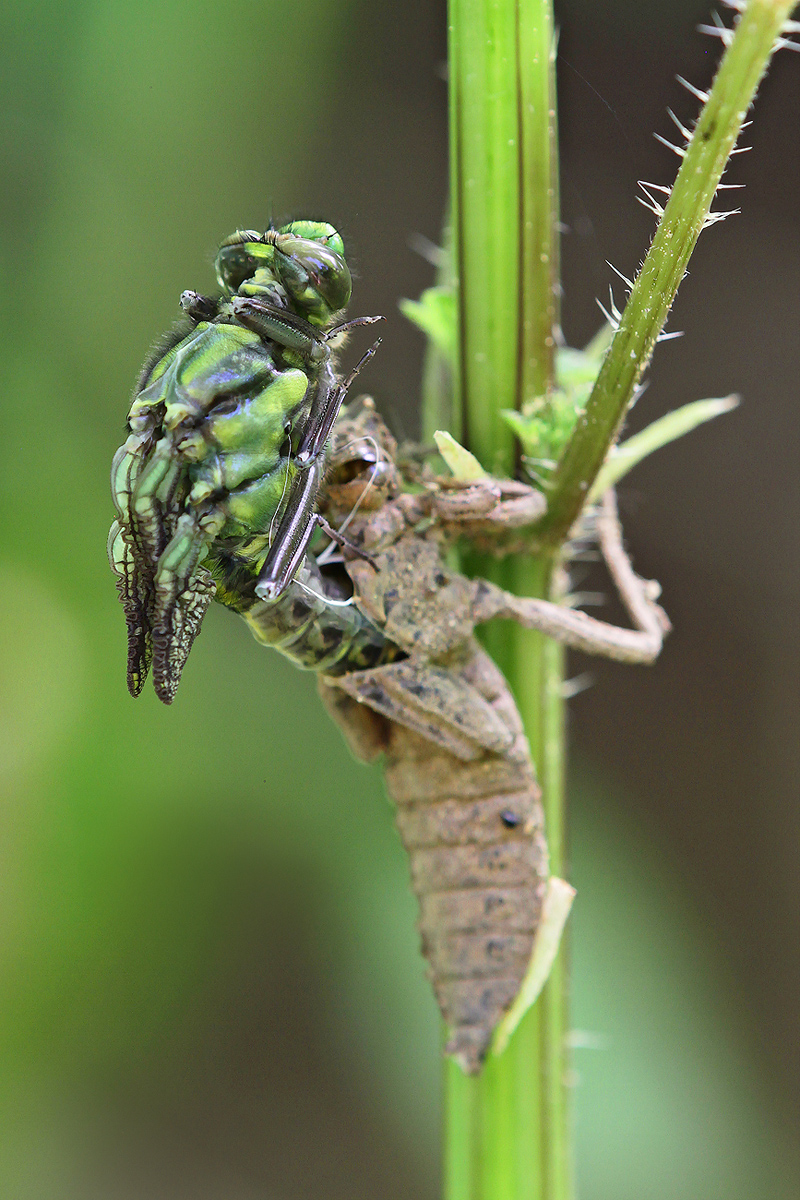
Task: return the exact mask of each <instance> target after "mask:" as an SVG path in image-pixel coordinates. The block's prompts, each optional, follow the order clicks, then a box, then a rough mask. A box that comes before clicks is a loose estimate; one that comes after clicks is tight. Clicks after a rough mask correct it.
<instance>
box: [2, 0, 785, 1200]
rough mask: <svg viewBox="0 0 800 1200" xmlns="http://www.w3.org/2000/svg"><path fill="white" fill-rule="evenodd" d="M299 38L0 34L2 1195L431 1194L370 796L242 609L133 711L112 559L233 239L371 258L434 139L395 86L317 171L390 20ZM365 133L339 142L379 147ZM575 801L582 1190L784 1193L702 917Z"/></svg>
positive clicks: (419, 1025)
mask: <svg viewBox="0 0 800 1200" xmlns="http://www.w3.org/2000/svg"><path fill="white" fill-rule="evenodd" d="M423 7H424V6H420V13H416V12H415V14H410V15H406V14H405V12H404V10H403V9H402V6H398V12H397V14H395V15H394V16H393V17H392V20H393V21H394V22H395V23H396V27H397V29H398V30H399V31H402V30H405V31H406V33H407V36H408V37H412V36H413V35H414V32H415V27H416V28H417V30H419V28H421V29H422V31H423V32H424V30H425V28H426V26H425V24H424V20H423V17H424V16H425V13H427V11H428V10H427V9H425V13H422V8H423ZM288 13H289V10H288V9H287V7H286V6H285V5H283V4H280V3H279V2H278V0H260V2H256V0H247V2H245V0H233V2H232V3H230V4H228V5H224V6H220V5H214V4H211V3H209V2H207V0H196V2H195V3H192V4H191V5H189V4H185V3H176V2H174V0H170V2H168V3H162V4H155V3H146V4H137V5H131V4H123V3H121V2H119V0H117V2H114V3H105V4H92V3H88V0H83V2H78V3H75V4H72V5H69V6H64V5H57V4H55V3H53V0H32V2H31V3H28V4H26V5H24V6H17V7H15V8H13V9H12V10H9V11H8V12H7V13H6V14H5V15H4V16H3V17H2V23H3V27H2V30H0V44H1V45H2V48H3V59H4V61H3V67H2V72H0V78H1V79H2V81H3V82H2V89H3V90H2V112H0V144H2V147H3V161H4V186H3V192H2V198H1V199H0V218H1V219H2V227H1V228H0V263H2V273H3V281H4V286H3V288H2V291H0V307H1V308H2V312H1V313H0V317H1V318H2V319H1V321H0V327H1V328H2V330H3V334H2V337H3V344H2V348H0V355H1V356H2V358H1V360H0V379H2V398H1V399H0V405H1V406H2V426H1V428H2V438H0V460H1V462H2V465H1V467H0V526H1V527H2V531H3V532H2V543H0V790H1V792H2V801H3V803H2V860H3V875H2V879H3V883H2V891H1V892H0V928H2V931H3V932H2V939H0V1078H1V1079H2V1081H3V1082H2V1085H1V1086H2V1096H0V1113H2V1120H0V1127H2V1129H3V1134H2V1141H0V1194H2V1195H4V1196H9V1197H13V1198H14V1200H41V1198H42V1197H47V1200H79V1198H80V1200H93V1198H94V1197H97V1198H98V1200H100V1198H101V1197H102V1200H117V1198H119V1200H127V1198H129V1197H130V1200H134V1198H136V1200H138V1198H139V1197H141V1196H145V1195H147V1196H150V1195H152V1196H155V1195H158V1196H163V1197H164V1200H173V1198H174V1200H179V1198H181V1200H182V1198H183V1197H185V1196H187V1197H188V1196H191V1197H192V1200H204V1198H206V1197H208V1200H212V1198H213V1200H217V1198H218V1197H220V1196H225V1198H226V1200H251V1198H255V1197H259V1198H262V1197H275V1198H276V1200H277V1198H279V1197H280V1198H283V1197H301V1196H303V1197H305V1196H309V1195H314V1196H320V1197H322V1196H325V1197H326V1198H327V1197H338V1196H342V1197H344V1196H346V1197H348V1198H351V1200H352V1198H353V1197H360V1196H362V1195H363V1196H365V1197H366V1196H370V1197H376V1196H381V1197H392V1196H397V1197H400V1196H408V1195H412V1194H413V1195H415V1196H433V1195H434V1194H435V1191H436V1185H435V1171H436V1155H437V1148H436V1147H437V1138H438V1130H437V1102H438V1061H437V1053H438V1028H437V1021H436V1015H435V1010H434V1005H433V1000H432V998H431V996H430V995H429V992H428V987H427V984H426V982H425V980H424V978H423V971H422V965H421V960H420V958H419V957H418V954H417V950H416V935H415V932H414V929H413V922H414V907H413V902H412V899H411V896H410V894H409V892H408V889H407V885H406V881H405V880H406V876H405V871H406V868H405V863H404V860H403V855H402V851H401V849H400V846H399V842H398V840H397V838H396V836H395V834H394V832H393V830H392V825H391V812H390V809H389V807H388V804H387V803H386V801H385V800H384V798H383V794H382V789H381V783H380V775H379V772H377V771H370V770H367V769H366V768H362V767H359V766H357V765H356V764H355V763H353V762H351V761H350V759H349V758H348V756H347V753H346V751H345V749H344V747H343V745H342V744H341V742H340V739H339V735H338V733H337V731H336V730H335V729H334V728H333V727H332V726H330V725H329V724H328V723H327V722H326V720H325V719H324V717H323V714H322V713H321V711H320V710H319V708H318V706H317V702H316V698H315V696H314V693H313V681H312V680H311V678H310V677H306V676H303V675H301V674H300V673H299V672H296V671H294V670H293V669H292V668H291V667H289V666H288V665H287V664H285V663H284V662H283V661H282V660H281V659H280V658H279V657H278V656H277V655H272V654H269V653H268V652H265V651H262V650H260V649H259V648H258V647H257V646H256V645H255V643H254V642H253V641H252V640H251V638H250V637H249V635H248V633H247V631H246V629H245V627H244V624H243V623H240V622H238V621H237V620H235V619H234V618H233V617H232V616H231V615H230V614H228V613H226V612H223V611H221V610H219V611H217V610H216V609H215V610H212V612H211V614H210V615H209V617H208V618H207V621H206V624H205V627H204V631H203V635H202V637H201V638H200V639H199V641H198V643H197V645H196V647H195V649H194V651H193V653H192V657H191V660H190V663H189V665H188V668H187V671H186V675H185V680H184V684H183V687H182V690H181V694H180V696H179V698H178V701H177V703H176V704H175V706H174V707H173V708H172V709H171V710H166V709H164V707H163V706H161V705H159V704H158V702H157V701H156V700H155V698H154V697H153V695H152V694H150V693H147V694H145V695H144V696H143V697H142V698H140V700H139V701H137V702H136V703H134V702H133V701H131V699H130V698H129V696H128V695H127V692H126V690H125V686H124V667H125V649H124V646H125V635H124V622H123V619H122V613H121V610H120V608H119V605H118V603H117V600H116V597H115V594H114V585H113V578H112V576H111V573H110V571H109V569H108V565H107V562H106V558H105V538H106V533H107V529H108V525H109V522H110V519H111V515H112V514H111V503H110V499H109V495H108V467H109V463H110V458H111V454H112V452H113V450H114V448H115V447H116V446H117V445H118V444H119V441H120V435H121V428H122V422H123V419H124V413H125V411H126V408H127V400H128V395H129V392H130V388H131V385H132V381H133V379H134V377H135V373H136V370H137V368H138V366H139V363H140V361H141V359H142V358H143V357H144V354H145V352H146V350H147V347H148V344H149V342H150V341H151V340H152V339H153V338H154V337H155V336H156V335H157V334H158V333H159V332H161V331H162V330H163V329H165V328H167V327H168V326H169V325H170V323H171V322H172V320H173V319H174V318H175V317H176V316H177V312H178V306H177V301H178V296H179V294H180V292H181V290H182V289H183V288H186V287H190V288H196V289H198V290H202V289H204V288H210V287H211V286H212V274H211V260H212V256H213V252H214V249H215V246H216V243H217V241H218V240H219V238H221V237H222V236H224V235H225V234H227V233H229V232H230V231H231V230H232V229H234V228H235V227H237V226H250V227H257V226H259V225H264V224H265V223H266V222H267V221H268V219H269V216H270V205H271V203H274V205H275V216H276V218H278V219H280V218H281V217H283V216H284V215H289V214H296V215H306V214H308V215H313V216H321V217H323V218H328V219H330V220H332V221H333V222H334V223H335V224H338V225H339V226H340V227H341V225H342V224H344V227H345V233H346V235H349V236H350V237H351V238H352V239H353V240H354V241H355V243H356V246H358V245H359V242H360V244H361V245H364V244H366V242H367V240H368V233H367V232H366V231H367V229H368V228H369V220H370V219H372V214H370V213H369V212H367V213H366V215H363V216H362V213H361V212H360V211H359V207H358V205H356V204H355V203H354V206H353V208H352V210H348V208H347V196H348V187H350V186H351V183H352V180H353V175H354V172H357V173H358V179H359V180H361V182H359V183H358V186H357V187H355V185H353V186H354V187H355V191H356V193H357V194H358V195H359V196H368V192H369V189H368V187H365V186H364V183H363V179H362V176H363V177H367V175H368V173H369V172H370V171H371V172H373V174H374V175H375V176H376V177H378V176H380V175H381V173H382V172H383V171H384V167H383V166H382V164H381V160H380V156H379V154H378V151H379V150H381V149H383V150H384V151H385V152H386V153H392V152H394V153H401V152H402V153H404V154H405V153H407V152H408V151H409V150H410V147H411V146H412V145H419V147H420V154H419V161H418V162H417V163H416V169H417V170H418V171H419V172H420V174H421V175H425V174H426V173H427V172H429V171H430V162H428V161H427V160H426V158H425V155H427V154H429V153H432V150H431V147H430V144H429V140H426V139H427V138H428V132H429V131H427V130H426V129H425V128H422V127H420V128H417V127H416V126H414V128H413V129H412V128H411V127H410V125H409V124H408V122H409V118H408V117H407V115H404V113H405V110H403V109H402V104H403V103H406V101H401V100H399V99H398V97H399V96H401V92H400V84H401V82H402V81H401V80H398V79H397V78H392V77H391V76H390V75H388V74H387V78H386V81H385V87H386V91H385V96H386V100H385V103H386V106H387V112H385V113H382V114H381V121H382V122H383V123H386V122H387V121H388V122H389V126H390V127H391V120H392V119H393V117H394V109H393V107H392V106H393V105H394V104H395V103H396V104H398V105H399V106H400V107H398V110H397V114H396V119H397V129H398V133H397V136H396V139H395V140H394V141H393V143H392V144H391V145H389V144H387V145H386V146H384V147H379V146H375V147H374V153H373V156H372V157H371V158H370V160H369V162H367V160H366V158H364V159H362V160H358V161H348V162H343V163H339V164H337V155H336V153H335V151H331V143H332V142H334V143H335V141H336V138H337V129H336V124H335V122H333V123H332V119H331V115H332V114H333V113H335V112H339V111H341V110H340V109H337V108H336V103H335V102H336V100H337V97H339V96H340V95H341V93H342V92H343V91H346V89H347V87H348V86H349V84H348V81H352V79H353V78H356V77H357V75H354V72H357V70H366V69H367V67H368V65H369V64H368V62H367V66H366V67H365V66H363V63H362V64H361V65H360V61H359V62H357V61H356V59H355V52H354V49H353V45H354V42H353V36H354V35H353V33H352V31H353V29H354V28H355V27H356V26H357V25H358V23H359V22H365V21H367V20H368V19H373V17H372V16H371V13H372V9H371V6H368V5H366V4H365V3H363V2H362V0H350V2H349V3H346V2H344V0H339V3H338V4H336V5H331V4H326V3H323V0H301V2H300V3H297V4H295V5H292V6H291V10H290V17H289V16H288V15H287V14H288ZM387 19H388V17H387ZM426 19H430V18H429V17H428V18H426ZM437 19H439V18H438V16H437ZM442 19H443V17H442ZM420 21H422V24H421V25H420ZM359 27H360V26H359ZM363 53H364V50H363V47H362V57H363ZM347 111H348V112H349V113H350V116H351V118H352V119H356V117H357V114H358V112H359V105H358V103H357V102H356V103H355V104H354V106H353V107H351V108H349V109H348V110H347ZM373 117H374V114H373V113H372V112H370V111H369V109H368V107H364V108H363V111H361V119H362V120H363V122H364V125H363V130H361V131H360V132H359V134H358V136H357V137H356V138H355V139H354V140H353V141H351V142H350V143H349V144H351V145H357V144H358V143H359V141H361V142H363V143H364V144H366V145H368V146H369V145H370V144H371V137H372V134H371V128H372V124H371V122H372V121H373ZM431 119H433V118H431ZM320 156H323V158H324V162H325V163H326V167H325V170H324V171H321V170H320V167H319V162H320ZM409 163H410V164H411V165H413V164H412V160H411V156H410V154H409ZM409 169H410V166H409ZM337 171H338V173H337ZM363 203H364V205H365V206H366V205H367V200H364V201H363ZM343 218H344V220H343ZM362 220H363V222H364V230H365V232H364V234H363V235H362V234H361V232H360V230H361V222H362ZM409 221H411V219H410V218H409ZM407 231H408V227H407V226H403V227H402V228H399V229H398V230H397V244H396V245H391V246H390V245H388V244H387V245H386V247H385V255H386V258H387V261H388V260H389V258H391V257H392V256H393V257H394V258H400V257H402V256H404V255H405V254H406V250H405V247H404V239H405V237H406V234H407ZM365 282H366V281H365ZM384 282H385V281H384ZM362 286H363V285H362V284H361V282H360V281H357V283H356V299H355V302H354V306H353V312H354V313H356V312H362V311H368V310H369V309H368V307H367V306H366V304H365V302H364V300H363V298H362V299H359V296H360V295H363V293H362V292H361V291H360V289H361V288H362ZM387 287H388V288H389V291H390V294H391V295H394V296H398V295H402V294H417V292H418V290H419V289H418V288H416V287H415V285H414V283H413V282H409V281H408V280H399V281H398V282H397V285H396V286H395V285H394V283H393V282H391V281H390V282H389V283H387ZM388 336H389V335H387V338H388ZM377 374H379V372H378V371H377V369H376V371H375V374H374V375H373V377H372V378H375V375H377ZM406 385H407V387H408V389H409V390H411V389H412V388H413V387H415V386H416V381H415V380H410V381H407V384H406ZM580 795H582V796H583V797H584V799H583V801H582V802H580V800H579V803H578V806H577V812H576V818H575V828H574V836H575V846H576V850H575V859H576V871H575V874H576V883H577V886H578V889H579V898H578V901H577V904H576V908H575V929H576V933H575V950H574V957H575V976H576V985H575V986H576V998H575V1010H576V1012H575V1015H576V1023H577V1024H578V1025H579V1026H582V1027H584V1028H589V1029H590V1030H591V1031H594V1032H597V1033H600V1034H603V1035H607V1039H608V1040H607V1043H606V1044H605V1048H604V1049H601V1050H580V1051H578V1052H577V1055H578V1059H577V1061H578V1069H579V1072H580V1074H581V1076H582V1079H583V1083H582V1084H581V1087H580V1090H579V1093H578V1095H579V1100H578V1121H579V1146H580V1147H581V1149H580V1155H581V1174H582V1177H583V1180H584V1183H583V1194H584V1195H585V1196H586V1197H587V1200H605V1198H606V1197H608V1198H609V1200H611V1197H614V1200H627V1197H631V1200H633V1198H634V1197H636V1198H637V1200H638V1198H640V1197H643V1196H646V1197H647V1198H648V1200H660V1198H661V1197H664V1198H665V1200H666V1198H667V1197H668V1198H669V1200H676V1198H682V1197H686V1200H689V1198H694V1197H696V1196H699V1195H703V1196H709V1197H711V1196H714V1197H725V1200H739V1197H741V1198H742V1200H745V1198H749V1197H752V1196H754V1195H759V1196H762V1195H763V1196H770V1197H772V1196H774V1197H776V1198H777V1197H781V1196H782V1195H783V1194H784V1193H783V1192H782V1191H781V1186H782V1185H781V1183H780V1175H781V1171H782V1167H781V1164H782V1162H783V1161H784V1160H783V1157H782V1148H781V1146H780V1145H779V1144H777V1142H776V1136H777V1135H775V1134H774V1133H773V1130H772V1127H771V1125H770V1122H769V1119H768V1118H765V1116H764V1113H765V1112H767V1113H768V1112H769V1106H768V1105H767V1106H766V1107H765V1106H764V1104H763V1102H762V1097H761V1094H760V1092H759V1088H760V1087H761V1084H760V1083H759V1079H758V1076H757V1074H756V1073H755V1071H754V1068H753V1067H752V1065H751V1064H750V1062H749V1059H748V1051H747V1048H746V1047H747V1042H746V1038H745V1033H744V1030H743V1028H742V1026H741V1013H740V1011H739V1009H738V1008H737V1006H736V1004H735V1002H734V999H733V998H732V987H731V980H730V978H729V976H728V975H727V973H726V971H725V970H724V969H722V968H721V967H720V964H719V963H718V962H717V960H716V959H715V957H714V954H713V953H712V949H711V948H710V947H709V946H708V945H707V944H706V943H704V941H703V935H702V933H701V932H700V931H699V917H698V913H697V912H696V911H694V910H693V909H692V907H691V904H689V903H688V902H686V903H683V904H682V903H681V902H680V901H679V899H678V898H677V890H676V885H675V884H674V882H673V881H671V879H670V871H669V869H668V868H667V867H664V868H663V869H662V871H661V872H659V871H656V870H654V869H653V867H652V862H653V860H654V859H655V858H656V857H657V855H656V851H655V850H653V849H652V848H651V849H649V850H643V849H642V848H641V844H640V843H641V836H642V835H641V833H638V834H637V833H635V832H629V833H625V831H624V828H623V829H620V818H619V814H618V811H617V808H616V807H615V804H616V801H615V799H614V798H613V797H610V796H605V794H604V793H602V790H601V791H598V787H597V784H596V782H590V781H588V780H584V781H583V782H582V785H581V789H580ZM597 797H601V798H600V799H598V798H597ZM601 800H602V802H601ZM767 1164H771V1168H770V1167H769V1166H768V1165H767ZM769 1169H772V1170H773V1171H774V1178H773V1179H772V1180H770V1178H769V1176H768V1174H767V1172H768V1170H769ZM785 1182H786V1177H785V1178H784V1183H785ZM790 1190H791V1188H790V1185H789V1190H787V1192H786V1194H787V1195H788V1194H790Z"/></svg>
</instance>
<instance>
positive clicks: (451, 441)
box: [433, 429, 487, 483]
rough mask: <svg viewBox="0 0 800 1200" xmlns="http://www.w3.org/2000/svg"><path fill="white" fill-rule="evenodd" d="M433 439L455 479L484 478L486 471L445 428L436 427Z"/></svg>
mask: <svg viewBox="0 0 800 1200" xmlns="http://www.w3.org/2000/svg"><path fill="white" fill-rule="evenodd" d="M433 440H434V441H435V442H436V448H437V450H438V451H439V453H440V454H441V456H442V458H443V459H444V461H445V462H446V463H447V465H448V467H449V468H450V470H451V471H452V472H453V475H454V477H455V478H456V479H463V480H464V482H465V483H472V482H474V481H475V480H477V479H486V477H487V476H486V472H485V471H484V469H483V467H482V466H481V464H480V463H479V462H478V460H477V458H476V457H475V455H474V454H470V452H469V450H467V449H465V447H464V446H462V445H461V444H460V443H459V442H457V441H456V439H455V438H454V437H453V435H452V434H450V433H448V432H447V430H446V429H437V430H436V432H435V433H434V435H433Z"/></svg>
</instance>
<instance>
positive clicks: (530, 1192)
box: [444, 558, 572, 1200]
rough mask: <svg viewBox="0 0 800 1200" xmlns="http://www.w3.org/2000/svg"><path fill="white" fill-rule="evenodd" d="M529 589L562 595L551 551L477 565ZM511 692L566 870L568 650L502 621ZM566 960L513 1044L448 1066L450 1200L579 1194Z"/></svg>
mask: <svg viewBox="0 0 800 1200" xmlns="http://www.w3.org/2000/svg"><path fill="white" fill-rule="evenodd" d="M471 565H473V566H474V567H475V569H476V571H477V572H479V573H481V574H483V575H484V576H486V575H488V574H489V573H490V569H491V567H492V566H493V567H494V571H493V572H492V574H493V577H494V579H495V582H498V583H499V584H501V586H503V587H507V588H509V589H511V590H514V591H518V592H520V593H523V594H525V595H535V596H541V597H543V598H548V599H555V598H558V574H557V573H556V572H554V570H553V565H552V563H551V562H549V561H548V560H547V559H545V558H539V559H536V560H528V561H525V560H516V561H506V562H504V563H500V564H497V563H496V562H495V563H489V562H486V561H481V562H475V563H474V564H471ZM484 640H485V643H486V645H487V648H488V649H489V651H490V653H492V655H493V656H494V657H495V659H496V661H497V662H498V663H499V665H500V666H501V667H502V669H503V671H504V673H505V675H506V677H507V679H508V681H509V683H510V684H511V686H512V688H513V689H514V693H515V696H516V698H517V703H518V705H519V710H520V713H521V715H522V717H523V720H524V721H525V727H526V730H527V732H528V736H529V738H530V740H531V751H532V754H533V757H534V761H535V762H536V764H537V770H538V773H539V780H540V783H541V785H542V798H543V804H544V809H545V819H546V823H547V832H548V842H549V846H550V864H551V870H552V872H553V873H554V874H557V875H563V874H564V872H565V870H566V861H565V839H564V701H563V696H562V681H563V669H564V667H563V658H564V656H563V650H562V648H561V647H560V646H559V645H557V644H556V643H555V642H553V641H550V640H549V639H547V638H544V637H542V636H541V635H539V634H537V633H533V632H531V631H529V630H524V629H519V628H517V627H512V626H503V627H500V626H496V627H493V628H490V629H489V630H487V635H486V638H485V639H484ZM566 984H567V964H566V952H565V948H564V946H563V943H562V948H561V950H560V951H559V954H558V957H557V959H556V962H555V965H554V967H553V970H552V972H551V974H550V978H549V980H548V982H547V984H546V985H545V988H544V991H543V992H542V994H541V996H540V997H539V1000H538V1001H537V1002H536V1004H535V1005H534V1006H533V1007H532V1008H531V1009H530V1010H529V1011H528V1012H527V1013H526V1014H525V1016H524V1017H523V1019H522V1021H521V1023H520V1025H519V1027H518V1029H517V1030H516V1031H515V1033H514V1035H513V1036H512V1039H511V1042H510V1044H509V1046H508V1049H507V1050H506V1051H505V1052H504V1053H503V1054H501V1055H500V1056H498V1057H490V1058H489V1060H488V1061H487V1063H486V1066H485V1067H484V1070H483V1072H482V1074H481V1075H480V1076H478V1077H477V1078H475V1077H469V1076H466V1075H464V1074H463V1072H462V1071H461V1069H460V1068H459V1067H458V1066H457V1065H456V1064H455V1063H453V1062H448V1063H447V1064H446V1066H445V1191H444V1195H445V1200H544V1198H546V1200H566V1198H567V1197H569V1196H571V1195H572V1150H571V1144H570V1142H571V1139H570V1120H569V1111H568V1096H567V1092H566V1087H565V1082H566V1076H567V1072H568V1063H567V1058H566V1049H565V1034H566V1029H567V989H566Z"/></svg>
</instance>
